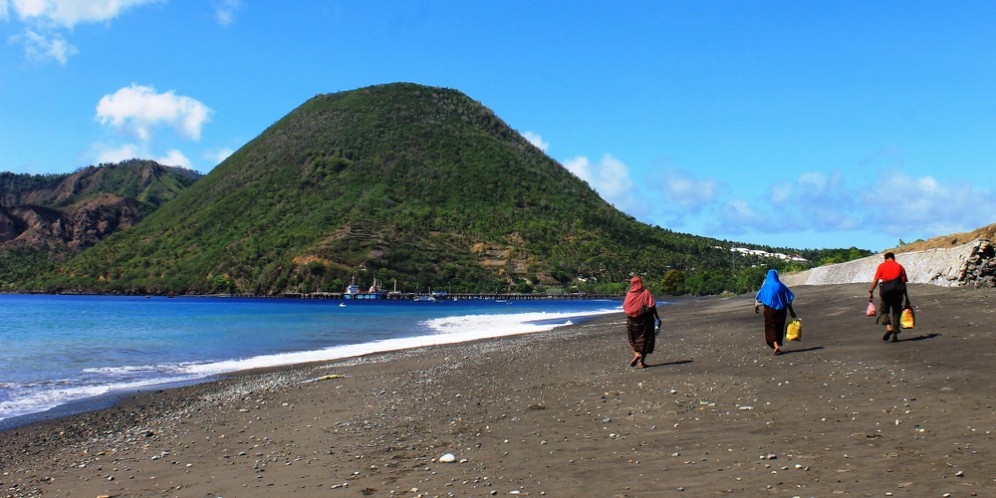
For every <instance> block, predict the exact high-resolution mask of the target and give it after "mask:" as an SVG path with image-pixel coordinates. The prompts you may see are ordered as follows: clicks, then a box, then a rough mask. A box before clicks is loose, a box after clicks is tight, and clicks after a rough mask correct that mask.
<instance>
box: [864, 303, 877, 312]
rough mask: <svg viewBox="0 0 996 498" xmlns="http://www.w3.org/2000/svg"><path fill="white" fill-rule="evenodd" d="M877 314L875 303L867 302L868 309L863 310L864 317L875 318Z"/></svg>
mask: <svg viewBox="0 0 996 498" xmlns="http://www.w3.org/2000/svg"><path fill="white" fill-rule="evenodd" d="M876 314H878V310H877V309H875V303H873V302H871V301H868V307H867V308H865V316H875V315H876Z"/></svg>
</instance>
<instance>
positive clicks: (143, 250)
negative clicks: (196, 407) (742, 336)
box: [17, 84, 788, 295]
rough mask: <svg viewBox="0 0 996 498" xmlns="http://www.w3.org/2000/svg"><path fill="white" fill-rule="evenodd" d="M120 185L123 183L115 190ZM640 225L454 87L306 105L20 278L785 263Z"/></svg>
mask: <svg viewBox="0 0 996 498" xmlns="http://www.w3.org/2000/svg"><path fill="white" fill-rule="evenodd" d="M122 185H123V184H122ZM729 246H730V244H728V243H724V242H720V241H717V240H713V239H708V238H704V237H697V236H692V235H688V234H680V233H675V232H672V231H670V230H666V229H662V228H659V227H651V226H648V225H645V224H642V223H639V222H637V221H636V220H635V219H633V218H632V217H630V216H627V215H625V214H623V213H620V212H619V211H617V210H615V209H614V208H613V207H612V206H610V205H609V204H607V203H606V202H605V201H603V200H602V199H601V198H600V197H599V196H598V195H597V194H596V193H595V192H594V191H593V190H592V189H591V188H590V187H589V186H588V185H587V184H586V183H585V182H583V181H581V180H579V179H578V178H577V177H575V176H573V175H572V174H571V173H569V172H568V171H567V170H566V169H564V168H563V167H561V166H560V165H559V164H557V163H556V162H555V161H553V160H552V159H550V158H549V157H547V156H546V155H545V154H543V153H542V152H541V151H539V150H538V149H536V148H535V147H534V146H532V145H531V144H529V143H528V142H527V141H526V140H525V139H523V138H522V137H521V136H520V135H519V134H518V133H516V132H515V131H514V130H512V129H511V128H509V127H508V126H507V125H506V124H505V123H504V122H503V121H501V120H500V119H499V118H498V117H497V116H495V114H494V113H492V112H491V111H490V110H488V109H487V108H485V107H484V106H482V105H481V104H480V103H478V102H475V101H473V100H471V99H470V98H468V97H467V96H465V95H463V94H462V93H460V92H457V91H455V90H449V89H442V88H432V87H425V86H420V85H414V84H390V85H381V86H374V87H369V88H363V89H359V90H354V91H349V92H342V93H336V94H328V95H319V96H316V97H314V98H313V99H311V100H309V101H307V102H305V103H304V104H303V105H301V106H300V107H299V108H297V109H295V110H294V111H292V112H291V113H290V114H288V115H287V116H285V117H284V118H283V119H281V120H279V121H278V122H276V123H275V124H273V125H272V126H271V127H270V128H268V129H267V130H266V131H265V132H264V133H262V134H261V135H260V136H259V137H257V138H256V139H254V140H253V141H251V142H250V143H248V144H246V145H245V146H244V147H242V148H241V149H240V150H239V151H237V152H236V153H235V154H233V155H232V156H231V157H229V158H228V159H227V160H225V161H224V162H223V163H222V164H220V165H219V166H218V167H217V168H215V170H214V171H212V172H211V173H210V174H208V175H207V176H205V177H203V178H202V179H200V180H198V181H197V182H196V183H194V184H193V185H192V186H190V187H189V188H186V189H185V190H183V191H182V192H181V193H179V194H178V195H177V196H176V198H175V199H174V200H172V201H171V202H168V203H166V204H164V205H162V207H161V208H159V209H158V210H156V211H155V212H153V213H152V214H150V215H149V216H148V217H147V218H145V219H144V220H143V221H142V222H141V223H140V224H138V225H135V226H134V227H132V228H130V229H128V230H124V231H118V232H116V233H114V234H113V235H112V236H110V237H108V238H107V239H105V240H104V241H103V242H101V243H100V244H98V245H96V246H94V247H93V248H91V249H88V250H86V251H85V252H83V253H81V254H79V255H77V256H75V257H73V258H71V259H69V260H68V261H66V262H65V263H64V264H61V265H59V266H58V268H56V269H54V270H53V271H48V272H40V273H37V274H35V275H24V274H20V275H19V276H18V279H17V285H18V287H19V288H20V289H24V290H38V291H45V292H54V291H90V292H101V293H130V294H138V293H152V294H165V293H170V292H172V293H180V294H183V293H195V294H202V293H219V292H224V293H233V292H234V293H251V294H264V295H276V294H280V293H283V292H314V291H342V290H343V289H344V287H345V284H346V283H348V282H350V281H351V280H352V279H354V278H355V279H356V281H357V283H358V284H360V285H363V286H366V285H369V284H370V283H371V282H372V281H373V280H374V279H375V278H376V279H377V280H378V281H379V282H381V284H382V286H385V287H391V286H393V284H394V282H397V286H398V288H399V290H406V291H415V290H421V291H425V290H427V289H429V288H432V289H440V290H443V289H445V290H449V291H452V292H458V291H477V292H495V291H499V290H500V291H507V290H513V291H516V290H517V291H526V292H527V291H536V290H538V289H544V290H551V289H561V290H562V291H564V292H576V291H587V292H613V293H622V292H623V291H624V290H625V288H626V282H627V281H628V279H629V276H630V275H632V274H634V273H637V272H638V273H640V274H643V275H645V280H646V281H647V282H648V285H650V286H651V288H653V289H655V290H656V291H658V292H661V291H664V292H666V293H674V294H682V293H691V294H716V293H722V292H748V291H750V290H752V289H754V288H756V287H757V286H758V285H760V282H761V281H762V280H763V276H764V271H765V270H766V269H767V268H768V267H777V268H780V269H786V268H788V266H787V265H788V264H787V263H784V262H782V261H781V260H775V259H772V260H762V259H758V258H753V257H744V256H740V255H733V254H731V253H730V251H729V249H728V248H729Z"/></svg>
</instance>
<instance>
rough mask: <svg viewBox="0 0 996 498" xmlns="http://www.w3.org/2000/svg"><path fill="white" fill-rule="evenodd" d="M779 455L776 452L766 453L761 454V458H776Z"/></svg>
mask: <svg viewBox="0 0 996 498" xmlns="http://www.w3.org/2000/svg"><path fill="white" fill-rule="evenodd" d="M777 458H778V455H776V454H774V453H768V454H766V455H761V460H776V459H777Z"/></svg>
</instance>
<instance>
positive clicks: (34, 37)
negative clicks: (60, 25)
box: [10, 29, 79, 66]
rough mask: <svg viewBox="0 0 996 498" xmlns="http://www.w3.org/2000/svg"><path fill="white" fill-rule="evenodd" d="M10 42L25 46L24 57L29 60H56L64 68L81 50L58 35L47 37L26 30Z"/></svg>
mask: <svg viewBox="0 0 996 498" xmlns="http://www.w3.org/2000/svg"><path fill="white" fill-rule="evenodd" d="M10 41H11V42H13V43H19V44H21V45H24V55H25V56H26V57H27V58H28V59H31V60H36V61H46V60H54V61H56V62H58V63H59V64H61V65H63V66H65V65H66V62H68V61H69V58H70V57H72V56H73V55H76V54H78V53H79V49H77V48H76V47H75V46H73V45H71V44H70V43H69V42H67V41H66V39H65V38H63V37H62V35H60V34H58V33H52V34H49V35H48V36H46V35H42V34H39V33H37V32H35V31H32V30H30V29H26V30H24V32H23V33H21V34H19V35H14V36H12V37H10Z"/></svg>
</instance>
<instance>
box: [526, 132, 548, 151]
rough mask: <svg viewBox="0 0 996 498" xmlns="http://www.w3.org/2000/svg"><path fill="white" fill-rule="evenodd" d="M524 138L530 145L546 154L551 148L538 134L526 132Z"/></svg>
mask: <svg viewBox="0 0 996 498" xmlns="http://www.w3.org/2000/svg"><path fill="white" fill-rule="evenodd" d="M522 136H523V138H525V139H526V140H528V141H529V143H531V144H533V145H535V146H536V148H537V149H539V150H541V151H543V152H546V151H547V149H549V148H550V144H549V143H547V142H544V141H543V137H541V136H540V135H539V134H538V133H533V132H531V131H526V132H523V133H522Z"/></svg>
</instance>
